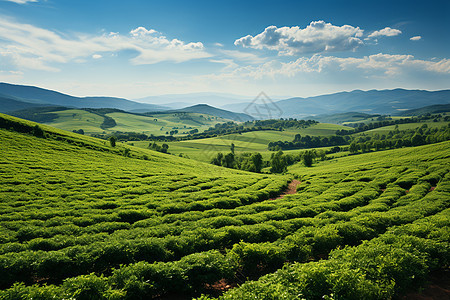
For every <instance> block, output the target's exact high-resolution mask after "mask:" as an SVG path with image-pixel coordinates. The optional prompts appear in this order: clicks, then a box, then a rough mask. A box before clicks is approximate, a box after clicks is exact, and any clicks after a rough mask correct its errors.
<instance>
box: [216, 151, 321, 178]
mask: <svg viewBox="0 0 450 300" xmlns="http://www.w3.org/2000/svg"><path fill="white" fill-rule="evenodd" d="M318 159H320V160H325V159H326V154H325V152H324V151H322V150H315V149H313V150H307V151H303V152H301V153H298V154H285V153H283V151H281V150H280V151H278V152H275V153H272V155H271V156H270V159H269V160H267V161H265V160H263V157H262V155H261V153H259V152H254V153H248V152H247V153H242V154H235V153H234V152H233V151H231V152H229V153H227V154H223V153H221V152H219V153H217V155H216V156H214V157H213V159H212V160H211V164H213V165H216V166H222V167H225V168H231V169H238V170H244V171H250V172H256V173H260V172H261V171H262V169H263V168H266V167H270V169H269V171H270V173H284V172H286V171H287V167H288V166H290V165H293V164H294V163H297V162H303V164H304V165H305V166H306V167H311V166H312V164H313V163H314V161H316V160H318Z"/></svg>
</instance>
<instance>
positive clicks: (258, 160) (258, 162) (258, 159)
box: [250, 152, 263, 173]
mask: <svg viewBox="0 0 450 300" xmlns="http://www.w3.org/2000/svg"><path fill="white" fill-rule="evenodd" d="M250 159H251V160H252V163H253V166H254V171H253V172H257V173H259V172H261V169H262V166H263V158H262V155H261V153H259V152H258V153H253V154H252V156H251V157H250Z"/></svg>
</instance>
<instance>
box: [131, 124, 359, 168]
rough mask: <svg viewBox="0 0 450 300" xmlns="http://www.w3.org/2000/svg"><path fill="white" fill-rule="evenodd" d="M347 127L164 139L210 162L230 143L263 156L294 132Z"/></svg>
mask: <svg viewBox="0 0 450 300" xmlns="http://www.w3.org/2000/svg"><path fill="white" fill-rule="evenodd" d="M342 129H350V128H348V127H345V126H340V125H334V124H322V123H319V124H315V125H312V126H310V127H307V128H301V129H296V130H293V129H291V130H289V129H287V130H283V131H274V130H266V131H255V132H245V133H242V134H237V133H236V134H227V135H223V136H219V137H213V138H205V139H197V140H187V141H177V142H167V144H168V145H169V149H170V150H169V151H170V152H171V153H173V154H177V155H178V154H184V155H187V156H188V157H189V158H191V159H195V160H198V161H203V162H210V161H211V158H212V157H213V156H214V155H216V154H217V153H218V152H228V151H229V150H230V146H231V144H234V145H235V147H236V148H235V149H236V152H237V153H242V152H263V153H262V154H263V156H264V157H268V156H270V153H264V152H266V151H267V145H268V143H269V142H271V141H277V140H284V141H290V140H293V139H294V136H295V135H296V134H299V133H301V134H302V135H314V136H329V135H333V134H334V133H335V132H336V130H342ZM131 143H133V144H134V145H135V146H138V147H143V148H147V147H148V144H149V142H147V141H140V142H134V141H133V142H131Z"/></svg>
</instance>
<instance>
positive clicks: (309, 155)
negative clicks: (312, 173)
mask: <svg viewBox="0 0 450 300" xmlns="http://www.w3.org/2000/svg"><path fill="white" fill-rule="evenodd" d="M314 157H315V155H314V152H313V151H305V152H304V153H303V155H302V160H303V164H304V165H305V167H311V166H312V163H313V159H314Z"/></svg>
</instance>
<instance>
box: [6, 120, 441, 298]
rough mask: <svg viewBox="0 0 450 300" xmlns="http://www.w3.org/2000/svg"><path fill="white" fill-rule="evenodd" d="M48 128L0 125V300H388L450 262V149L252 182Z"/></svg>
mask: <svg viewBox="0 0 450 300" xmlns="http://www.w3.org/2000/svg"><path fill="white" fill-rule="evenodd" d="M12 120H14V121H16V122H22V121H20V120H17V119H12ZM24 124H28V125H30V126H32V125H33V123H31V122H24ZM43 129H44V130H45V131H47V133H46V135H44V137H45V138H38V137H34V136H32V135H29V134H22V133H17V132H12V131H9V130H5V129H0V149H2V150H1V151H2V156H1V157H0V180H1V183H2V184H1V186H0V194H1V199H2V201H1V202H0V211H1V214H0V230H1V234H0V243H1V244H0V253H1V255H0V274H2V276H0V288H1V289H2V290H0V298H2V299H31V298H33V299H68V298H73V299H151V298H159V299H164V298H167V299H173V298H176V299H189V298H192V297H200V295H201V294H204V296H201V298H200V299H208V298H211V297H213V298H214V297H220V298H221V299H298V298H306V299H389V298H392V297H394V296H398V295H402V294H404V293H406V292H407V291H411V290H414V289H415V288H417V287H419V286H421V285H422V284H424V282H425V281H426V279H427V278H428V274H429V272H431V271H434V270H440V269H445V268H447V267H448V265H449V258H450V243H449V242H450V227H449V226H450V209H449V206H450V175H449V172H448V171H449V169H450V151H449V149H450V142H444V143H439V144H434V145H427V146H421V147H415V148H403V149H397V150H389V151H383V152H375V153H369V154H361V155H355V156H348V157H343V158H339V159H334V160H330V161H325V162H320V163H318V164H317V165H315V166H314V167H312V168H306V167H302V166H300V165H294V166H292V167H290V169H289V174H287V175H262V174H255V173H247V172H240V171H236V170H231V169H225V168H220V167H216V166H212V165H208V164H204V163H199V162H196V161H193V160H187V159H183V158H178V157H175V156H171V155H165V154H160V153H157V152H153V151H150V150H146V149H139V148H135V147H130V149H131V156H132V157H125V156H123V155H121V153H122V152H121V150H120V149H111V147H109V146H108V145H104V144H103V141H99V140H96V139H93V138H88V137H83V136H79V135H75V134H71V133H64V132H62V131H55V132H53V131H52V129H51V128H49V127H43ZM56 133H58V134H59V135H56ZM57 137H59V138H57ZM118 147H122V148H121V149H123V147H124V145H119V146H118ZM90 148H91V149H90ZM294 178H296V179H297V180H299V181H300V182H301V183H300V184H299V185H298V186H297V193H295V194H288V195H285V196H283V197H278V195H280V194H281V193H283V191H284V190H285V189H286V188H287V186H288V183H289V182H291V181H292V180H293V179H294ZM283 266H284V267H283ZM265 274H267V275H265ZM19 282H23V283H19ZM226 290H229V291H228V292H226V293H225V294H223V295H221V294H222V292H224V291H226ZM208 295H209V296H208Z"/></svg>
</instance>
